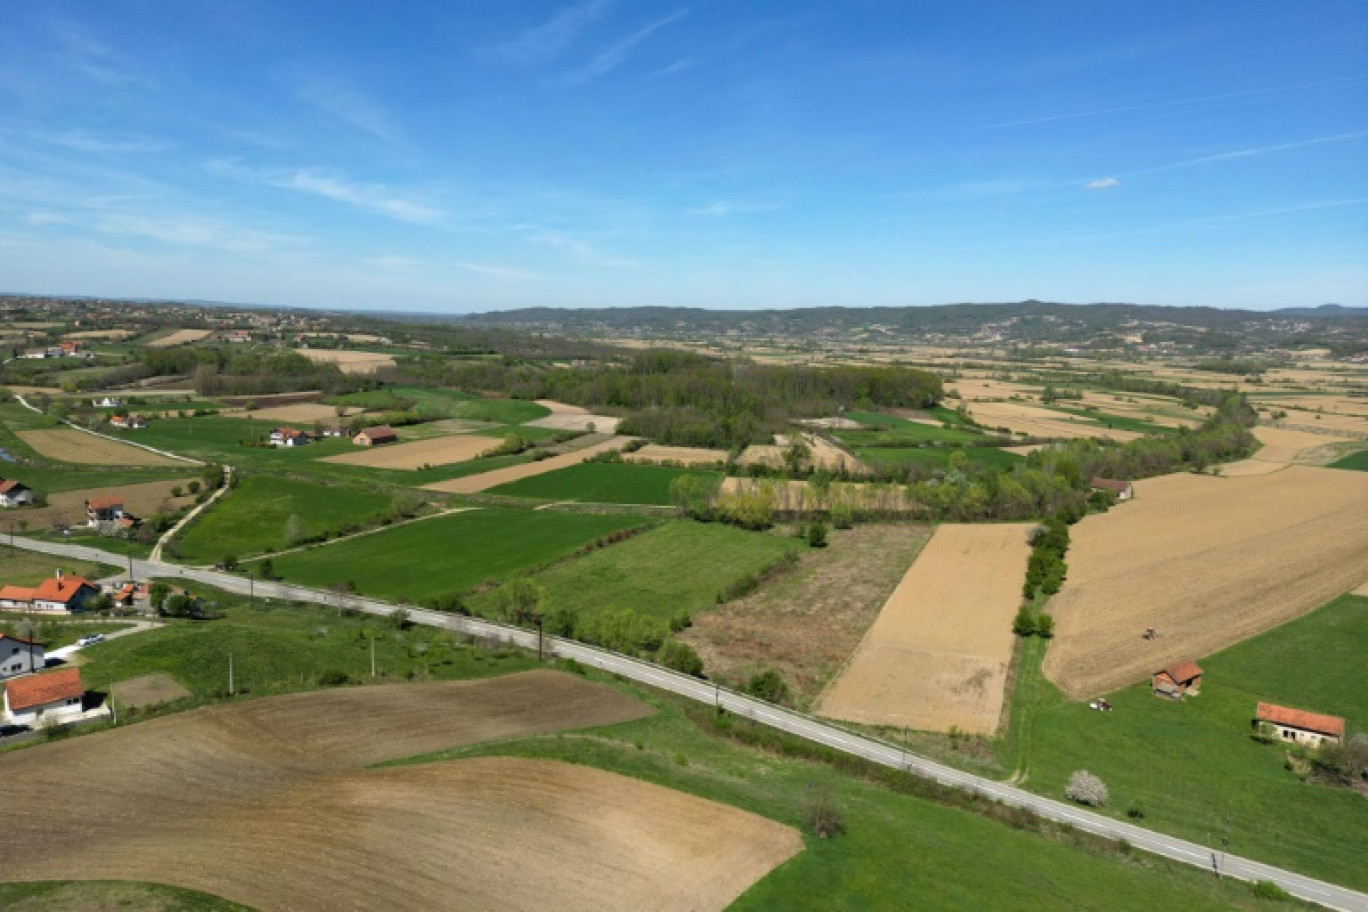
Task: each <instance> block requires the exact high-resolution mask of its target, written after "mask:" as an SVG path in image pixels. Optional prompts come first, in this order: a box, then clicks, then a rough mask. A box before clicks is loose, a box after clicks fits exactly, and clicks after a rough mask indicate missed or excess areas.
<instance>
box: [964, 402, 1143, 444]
mask: <svg viewBox="0 0 1368 912" xmlns="http://www.w3.org/2000/svg"><path fill="white" fill-rule="evenodd" d="M969 413H970V414H971V415H973V416H974V419H975V420H977V421H978V422H979V423H980V424H982V425H985V426H987V427H990V428H997V427H1005V428H1010V429H1011V430H1013V431H1016V432H1018V433H1025V434H1030V435H1031V436H1032V437H1109V438H1111V439H1112V440H1119V441H1121V442H1122V443H1124V442H1126V441H1128V440H1134V439H1136V438H1137V437H1143V436H1144V435H1143V434H1138V433H1136V432H1135V431H1119V430H1115V429H1109V428H1105V427H1103V426H1102V425H1100V424H1093V423H1091V422H1088V421H1084V420H1083V419H1082V418H1073V417H1072V416H1070V415H1065V414H1063V413H1062V412H1054V411H1051V410H1050V409H1047V408H1041V407H1040V406H1038V405H1027V404H1025V403H1021V402H975V403H972V404H970V406H969Z"/></svg>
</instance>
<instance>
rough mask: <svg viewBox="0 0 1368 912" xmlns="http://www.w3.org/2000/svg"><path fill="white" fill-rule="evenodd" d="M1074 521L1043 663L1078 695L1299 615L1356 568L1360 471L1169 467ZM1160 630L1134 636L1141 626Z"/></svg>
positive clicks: (1340, 586)
mask: <svg viewBox="0 0 1368 912" xmlns="http://www.w3.org/2000/svg"><path fill="white" fill-rule="evenodd" d="M1135 489H1136V497H1135V500H1133V501H1131V502H1130V503H1128V504H1125V505H1124V506H1122V507H1119V508H1117V509H1114V510H1111V511H1110V512H1108V513H1105V514H1100V515H1095V516H1089V517H1088V518H1086V519H1084V520H1083V521H1081V522H1080V523H1078V525H1076V526H1075V527H1074V530H1073V545H1072V547H1071V548H1070V549H1069V554H1068V563H1069V578H1068V580H1067V581H1066V582H1065V584H1064V588H1063V589H1062V590H1061V591H1060V593H1059V595H1057V596H1055V597H1054V599H1053V600H1051V603H1050V611H1051V613H1052V614H1053V615H1054V616H1055V621H1056V634H1055V639H1054V642H1053V643H1052V644H1051V646H1050V650H1049V653H1048V654H1047V656H1046V659H1045V673H1046V675H1047V676H1048V677H1049V678H1050V680H1052V681H1054V682H1055V683H1056V684H1058V685H1059V686H1060V687H1061V688H1062V689H1063V690H1064V692H1065V693H1066V694H1068V695H1069V696H1071V697H1074V698H1085V697H1090V696H1097V695H1098V694H1101V693H1105V692H1107V691H1110V690H1114V689H1116V688H1118V687H1122V686H1124V685H1126V684H1131V683H1134V682H1136V681H1140V680H1143V679H1144V678H1145V677H1146V676H1147V675H1149V674H1150V673H1151V672H1153V671H1155V670H1156V669H1158V668H1162V667H1163V666H1164V665H1166V664H1168V663H1170V662H1174V661H1178V660H1180V659H1198V658H1201V657H1202V656H1204V655H1209V654H1210V653H1212V652H1215V651H1217V650H1219V649H1221V648H1223V647H1226V646H1229V645H1231V644H1232V643H1238V642H1239V641H1241V640H1244V639H1247V638H1248V637H1251V636H1254V635H1255V634H1257V633H1261V632H1263V631H1265V630H1268V629H1270V628H1272V627H1276V626H1277V625H1279V624H1281V623H1283V622H1285V621H1288V620H1291V619H1292V618H1295V617H1298V616H1300V615H1302V614H1305V613H1306V612H1308V611H1310V610H1312V609H1313V608H1316V607H1318V606H1320V605H1322V604H1324V603H1325V602H1327V601H1329V600H1330V599H1332V598H1334V597H1335V596H1337V595H1340V594H1341V593H1343V592H1346V591H1348V590H1350V589H1352V588H1353V587H1355V586H1358V585H1360V584H1361V583H1363V581H1364V579H1363V578H1364V575H1365V563H1364V555H1365V554H1368V510H1365V509H1364V505H1365V504H1368V473H1363V472H1346V471H1342V470H1338V469H1321V468H1312V467H1309V466H1296V465H1294V466H1289V467H1287V468H1285V469H1283V470H1281V471H1277V472H1273V473H1272V474H1267V475H1257V476H1251V477H1247V478H1214V477H1211V476H1207V475H1189V474H1184V475H1166V476H1163V477H1160V478H1152V479H1147V480H1143V481H1137V482H1136V483H1135ZM1151 626H1152V627H1155V628H1157V629H1158V631H1159V634H1160V636H1159V638H1158V639H1157V640H1153V641H1149V640H1145V639H1142V638H1141V634H1142V633H1143V632H1144V630H1145V628H1146V627H1151Z"/></svg>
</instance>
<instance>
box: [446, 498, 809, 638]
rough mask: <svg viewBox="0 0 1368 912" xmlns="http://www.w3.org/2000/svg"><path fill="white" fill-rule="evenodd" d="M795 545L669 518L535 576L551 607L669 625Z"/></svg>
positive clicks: (482, 603)
mask: <svg viewBox="0 0 1368 912" xmlns="http://www.w3.org/2000/svg"><path fill="white" fill-rule="evenodd" d="M796 547H799V546H798V545H797V544H796V543H795V542H794V541H793V540H792V539H784V538H779V537H777V536H774V535H765V534H763V533H759V532H745V531H742V530H740V529H737V528H735V527H733V526H724V525H721V524H711V523H710V524H704V523H695V522H683V521H671V522H668V523H666V524H665V525H663V526H661V527H660V528H658V529H652V530H651V531H650V532H646V533H645V534H643V535H638V536H636V537H635V538H631V539H628V540H627V541H625V542H621V543H619V544H616V545H613V546H612V547H610V548H603V549H601V550H598V551H595V552H593V553H592V554H587V555H585V556H584V557H580V558H576V559H575V560H573V561H566V562H565V563H561V564H557V565H555V566H554V567H550V568H548V569H546V570H543V571H542V572H540V573H537V574H535V575H534V576H533V577H532V578H533V579H534V580H536V581H537V582H538V583H540V584H541V585H542V586H544V587H545V588H546V592H547V595H548V597H549V599H550V607H551V608H552V609H553V610H554V609H557V608H569V609H571V610H573V611H575V612H576V613H578V614H582V615H587V614H593V613H595V612H598V611H602V610H603V609H605V608H631V609H632V610H633V611H636V612H638V613H639V614H646V615H652V616H654V617H658V618H660V619H662V620H669V619H671V618H673V617H676V616H678V615H679V614H681V613H687V614H691V615H692V614H698V613H700V612H703V611H707V610H708V609H709V608H712V607H715V606H716V604H717V595H718V592H719V591H720V590H721V589H723V588H724V587H725V586H727V585H728V584H729V583H731V582H733V581H735V580H737V579H740V578H741V577H743V576H745V575H747V574H753V573H758V572H759V571H761V570H762V569H764V568H765V567H767V566H768V565H769V564H771V563H773V562H774V561H775V560H777V559H778V558H779V557H781V556H782V555H783V554H784V553H785V552H787V551H790V550H792V549H794V548H796ZM471 604H472V607H474V608H476V609H477V610H487V609H489V608H490V607H491V600H490V598H489V597H488V596H483V597H477V598H476V599H475V600H473V601H472V603H471Z"/></svg>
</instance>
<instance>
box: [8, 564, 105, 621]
mask: <svg viewBox="0 0 1368 912" xmlns="http://www.w3.org/2000/svg"><path fill="white" fill-rule="evenodd" d="M99 594H100V587H99V586H97V585H95V584H94V583H92V582H91V581H90V580H88V579H86V578H85V577H82V576H63V575H62V571H61V570H60V569H59V570H58V571H57V575H56V576H55V577H53V578H51V579H45V580H43V581H42V582H41V583H39V584H38V585H37V586H34V587H32V588H30V587H28V586H0V608H17V609H19V610H21V611H38V612H43V613H45V614H71V613H72V612H74V611H80V610H81V609H82V608H84V607H85V604H86V602H87V601H88V600H90V599H92V598H94V597H95V596H97V595H99Z"/></svg>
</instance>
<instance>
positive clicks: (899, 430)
mask: <svg viewBox="0 0 1368 912" xmlns="http://www.w3.org/2000/svg"><path fill="white" fill-rule="evenodd" d="M951 414H952V415H953V414H954V413H953V412H952V413H951ZM846 417H847V418H849V419H850V420H851V421H858V422H861V423H862V424H867V425H870V426H872V427H874V428H878V430H867V431H835V432H834V434H835V436H836V437H838V438H839V439H840V440H841V442H842V443H844V444H845V445H846V446H850V447H862V446H924V445H926V444H928V443H938V442H939V443H964V444H974V443H976V442H980V441H982V440H983V435H982V434H981V433H979V432H978V431H976V430H974V429H973V428H970V427H968V426H964V427H962V428H960V427H955V428H946V427H942V426H941V425H939V424H922V423H921V422H918V421H908V420H907V419H905V418H898V417H895V416H893V415H884V414H882V413H879V412H850V413H848V414H847V415H846ZM935 417H940V416H935ZM956 417H958V416H956Z"/></svg>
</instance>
